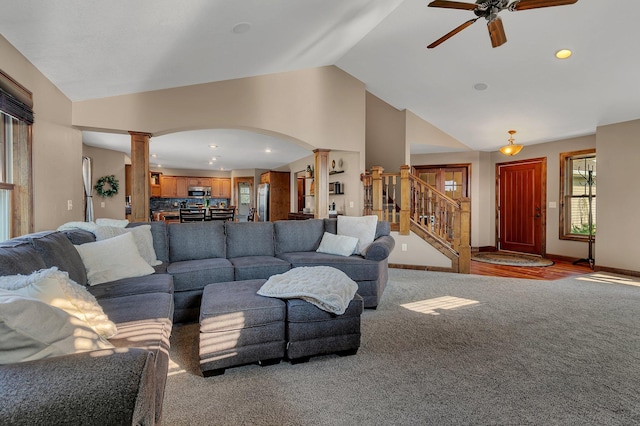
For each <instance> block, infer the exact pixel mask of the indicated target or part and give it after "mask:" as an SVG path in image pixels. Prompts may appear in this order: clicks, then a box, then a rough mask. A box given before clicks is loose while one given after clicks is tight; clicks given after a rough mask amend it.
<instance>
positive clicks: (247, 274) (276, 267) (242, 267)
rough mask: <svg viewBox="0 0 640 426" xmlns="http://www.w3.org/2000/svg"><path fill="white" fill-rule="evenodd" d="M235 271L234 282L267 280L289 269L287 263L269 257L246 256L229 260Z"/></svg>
mask: <svg viewBox="0 0 640 426" xmlns="http://www.w3.org/2000/svg"><path fill="white" fill-rule="evenodd" d="M229 261H230V262H231V263H232V264H233V268H234V270H235V280H236V281H242V280H255V279H258V278H264V279H267V278H269V277H270V276H272V275H276V274H282V273H284V272H287V271H288V270H289V269H291V265H290V264H289V262H287V261H284V260H282V259H278V258H277V257H271V256H247V257H235V258H233V259H229Z"/></svg>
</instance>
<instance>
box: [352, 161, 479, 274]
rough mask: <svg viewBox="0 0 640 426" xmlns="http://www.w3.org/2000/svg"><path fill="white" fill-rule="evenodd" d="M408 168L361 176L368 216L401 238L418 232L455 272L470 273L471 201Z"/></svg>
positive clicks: (375, 170)
mask: <svg viewBox="0 0 640 426" xmlns="http://www.w3.org/2000/svg"><path fill="white" fill-rule="evenodd" d="M410 169H411V168H410V166H407V165H404V166H402V167H401V168H400V173H384V169H383V168H382V167H380V166H374V167H372V168H371V173H364V174H363V175H361V180H362V183H363V186H364V196H365V200H364V212H363V213H364V214H375V215H377V216H378V218H379V219H380V220H384V221H388V222H389V223H390V224H391V229H392V230H394V231H398V232H399V233H400V235H408V234H409V233H410V231H414V233H416V234H417V235H419V236H420V237H421V238H423V239H424V240H425V241H427V242H429V243H430V244H431V245H433V246H434V247H435V248H437V249H438V250H439V251H440V252H441V253H443V254H444V255H445V256H447V257H449V258H450V259H451V260H452V270H454V271H455V272H460V273H469V267H470V260H471V246H470V228H471V226H470V225H471V214H470V200H469V199H468V198H462V199H460V200H454V199H452V198H450V197H448V196H446V195H445V194H443V193H442V192H440V191H438V190H437V189H436V188H434V187H432V186H430V185H429V184H427V183H426V182H424V181H423V180H421V179H420V178H419V177H417V176H415V175H412V174H411V173H410Z"/></svg>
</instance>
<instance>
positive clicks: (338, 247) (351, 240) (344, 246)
mask: <svg viewBox="0 0 640 426" xmlns="http://www.w3.org/2000/svg"><path fill="white" fill-rule="evenodd" d="M357 245H358V239H357V238H355V237H350V236H348V235H335V234H332V233H331V232H325V233H324V235H323V236H322V241H320V246H319V247H318V249H317V250H316V252H318V253H327V254H337V255H338V256H351V255H352V254H353V252H354V250H355V249H356V246H357Z"/></svg>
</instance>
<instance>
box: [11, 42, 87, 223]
mask: <svg viewBox="0 0 640 426" xmlns="http://www.w3.org/2000/svg"><path fill="white" fill-rule="evenodd" d="M0 69H2V70H3V71H4V72H6V73H7V74H9V75H10V76H11V77H12V78H13V79H15V80H16V81H17V82H18V83H20V84H22V85H23V86H25V87H26V88H27V89H28V90H30V91H31V92H32V93H33V101H34V107H33V110H34V113H35V124H34V125H33V184H34V228H35V231H41V230H46V229H55V228H57V227H58V226H59V225H61V224H62V223H64V222H68V221H75V220H82V219H83V217H84V212H83V209H82V206H83V204H82V203H83V190H82V135H81V132H80V131H79V130H76V129H74V128H72V127H71V112H72V111H71V108H72V105H71V101H70V100H69V99H68V98H67V97H65V96H64V95H63V94H62V93H61V92H60V91H59V90H58V89H57V88H56V87H55V86H54V85H53V84H52V83H51V82H50V81H49V80H48V79H47V78H46V77H45V76H44V75H42V73H40V71H38V70H37V69H36V68H35V67H34V66H33V65H32V64H31V63H30V62H29V61H28V60H27V59H26V58H25V57H24V56H22V55H21V54H20V53H19V52H18V51H17V50H15V49H14V47H13V46H12V45H11V44H9V42H7V40H6V39H5V38H3V37H2V36H0ZM67 200H71V202H72V204H73V208H72V210H67Z"/></svg>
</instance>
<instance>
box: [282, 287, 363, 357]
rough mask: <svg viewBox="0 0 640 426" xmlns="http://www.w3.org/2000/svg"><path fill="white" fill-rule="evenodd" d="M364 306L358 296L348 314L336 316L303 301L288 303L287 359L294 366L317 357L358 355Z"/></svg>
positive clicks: (351, 303) (351, 304) (350, 306)
mask: <svg viewBox="0 0 640 426" xmlns="http://www.w3.org/2000/svg"><path fill="white" fill-rule="evenodd" d="M363 309H364V302H363V300H362V297H360V295H359V294H358V293H356V294H355V296H354V297H353V299H352V300H351V302H350V303H349V306H348V307H347V310H346V311H345V313H344V314H342V315H335V314H332V313H329V312H326V311H323V310H322V309H320V308H317V307H316V306H314V305H312V304H311V303H308V302H305V301H304V300H301V299H288V300H287V324H286V329H287V332H286V334H287V358H288V359H289V361H290V362H291V363H292V364H297V363H300V362H307V361H309V358H310V357H311V356H314V355H322V354H334V353H335V354H338V355H340V356H345V355H355V354H356V352H358V348H359V347H360V315H361V314H362V311H363Z"/></svg>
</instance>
